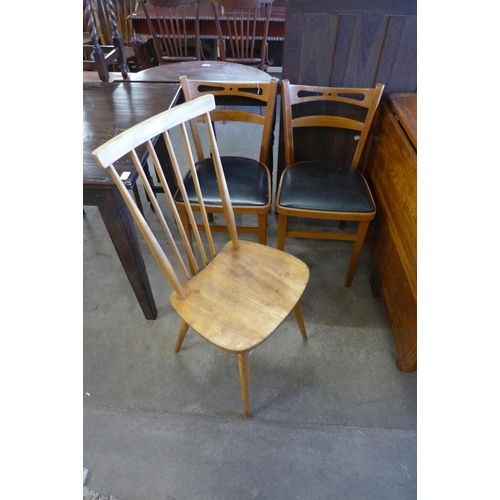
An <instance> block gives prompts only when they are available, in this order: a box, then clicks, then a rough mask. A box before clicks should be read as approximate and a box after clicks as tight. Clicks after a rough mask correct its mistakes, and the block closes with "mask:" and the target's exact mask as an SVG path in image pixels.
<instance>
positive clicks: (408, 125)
mask: <svg viewBox="0 0 500 500" xmlns="http://www.w3.org/2000/svg"><path fill="white" fill-rule="evenodd" d="M389 105H390V107H391V109H392V111H393V113H394V114H395V115H396V116H397V117H398V120H399V123H401V126H402V127H403V130H404V131H405V132H406V134H407V135H408V138H409V139H410V141H411V143H412V144H413V147H414V148H415V149H417V94H416V93H415V94H406V93H395V94H391V95H390V96H389Z"/></svg>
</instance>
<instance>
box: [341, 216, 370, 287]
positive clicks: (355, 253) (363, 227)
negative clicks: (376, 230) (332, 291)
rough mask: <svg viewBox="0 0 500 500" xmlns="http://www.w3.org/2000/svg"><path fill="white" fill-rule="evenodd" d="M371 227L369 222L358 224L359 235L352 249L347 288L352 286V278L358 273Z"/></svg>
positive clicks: (346, 282) (346, 280) (346, 281)
mask: <svg viewBox="0 0 500 500" xmlns="http://www.w3.org/2000/svg"><path fill="white" fill-rule="evenodd" d="M369 225H370V221H369V220H368V221H359V222H358V234H357V238H356V241H355V242H354V248H353V249H352V253H351V261H350V262H349V269H348V270H347V276H346V279H345V286H351V283H352V278H353V277H354V273H355V272H356V267H357V265H358V260H359V256H360V254H361V249H362V248H363V243H364V242H365V237H366V233H367V231H368V226H369Z"/></svg>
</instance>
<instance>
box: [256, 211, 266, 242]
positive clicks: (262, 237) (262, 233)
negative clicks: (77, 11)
mask: <svg viewBox="0 0 500 500" xmlns="http://www.w3.org/2000/svg"><path fill="white" fill-rule="evenodd" d="M258 217H259V219H258V227H259V243H260V244H261V245H265V244H266V243H267V214H259V215H258Z"/></svg>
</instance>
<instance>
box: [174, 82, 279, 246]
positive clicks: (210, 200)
mask: <svg viewBox="0 0 500 500" xmlns="http://www.w3.org/2000/svg"><path fill="white" fill-rule="evenodd" d="M181 86H182V91H183V94H184V98H185V100H186V101H190V100H192V99H195V98H197V97H200V96H202V95H207V94H212V95H214V96H215V99H216V101H217V103H218V104H220V105H219V106H218V107H217V109H214V110H213V111H212V112H211V113H210V117H211V119H212V122H213V123H216V124H217V123H218V124H222V123H225V122H228V124H226V125H221V126H227V127H230V126H231V124H232V123H233V122H239V123H251V124H254V125H259V126H261V128H262V132H261V136H260V137H261V140H260V143H257V144H256V148H255V149H256V158H248V157H242V156H230V154H224V155H222V157H221V159H222V166H223V168H224V173H225V176H226V179H227V184H228V187H229V194H230V196H231V202H232V205H233V209H234V212H235V213H236V214H254V215H257V218H258V221H257V227H255V226H248V225H247V226H244V225H240V226H238V231H239V232H240V233H254V234H258V236H259V243H261V244H262V245H265V244H266V241H267V214H268V213H269V212H270V210H271V201H272V198H271V172H270V169H269V167H268V164H269V162H270V158H271V156H270V155H272V149H271V139H272V136H273V131H274V124H275V119H276V92H277V88H278V79H277V78H272V79H271V81H269V82H209V81H201V80H189V79H188V78H186V76H181ZM224 99H226V100H227V99H230V102H232V103H234V102H236V101H237V100H238V99H239V100H241V101H243V102H244V103H245V106H244V108H243V107H231V106H225V105H224V103H225V102H227V101H224ZM249 104H250V105H249ZM252 105H253V107H252ZM260 109H262V113H263V112H264V110H265V114H262V113H261V112H259V110H260ZM191 127H192V132H193V137H194V140H195V144H196V151H197V155H198V162H197V165H196V168H197V172H198V176H199V177H200V179H201V182H202V185H203V187H204V193H205V205H206V209H207V210H208V212H209V213H220V212H221V211H222V205H221V200H220V196H219V192H218V189H217V180H216V177H215V171H214V163H213V159H212V158H211V157H210V151H204V150H203V144H202V141H201V139H200V134H199V132H198V124H197V121H196V120H192V122H191ZM241 140H242V141H245V140H246V138H245V137H241ZM220 146H221V149H222V146H225V152H226V153H230V152H232V151H233V150H234V143H233V144H230V145H229V147H228V145H227V144H226V143H225V144H222V143H221V145H220ZM183 184H184V185H185V187H186V189H187V192H188V196H189V198H190V200H191V202H192V203H193V207H194V209H195V210H197V209H198V208H197V205H196V204H195V203H194V197H195V195H196V193H195V189H194V184H193V178H192V176H191V173H189V172H188V174H187V176H186V178H185V179H184V183H183ZM175 199H176V201H177V202H178V208H179V210H181V211H182V212H183V221H184V224H185V227H186V229H187V227H188V226H187V224H188V219H187V216H186V213H185V211H184V209H183V207H182V197H181V193H180V191H179V192H178V194H177V195H176V198H175ZM212 230H213V231H224V230H225V228H224V227H223V226H216V225H213V227H212Z"/></svg>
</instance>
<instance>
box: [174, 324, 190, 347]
mask: <svg viewBox="0 0 500 500" xmlns="http://www.w3.org/2000/svg"><path fill="white" fill-rule="evenodd" d="M188 330H189V325H188V324H187V323H186V322H185V321H184V320H182V323H181V326H180V328H179V335H178V336H177V342H176V344H175V347H174V352H179V349H180V348H181V345H182V343H183V342H184V338H185V337H186V333H187V331H188Z"/></svg>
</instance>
